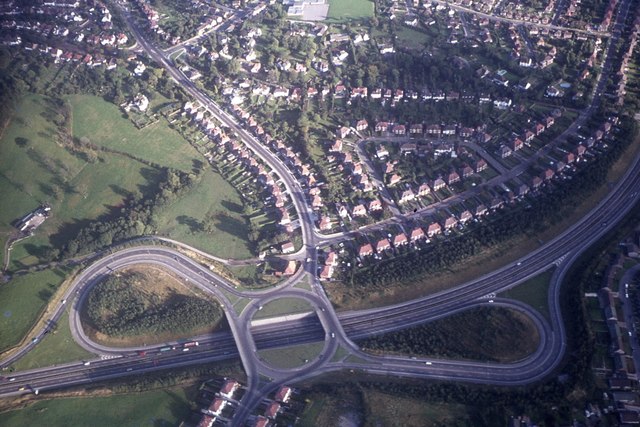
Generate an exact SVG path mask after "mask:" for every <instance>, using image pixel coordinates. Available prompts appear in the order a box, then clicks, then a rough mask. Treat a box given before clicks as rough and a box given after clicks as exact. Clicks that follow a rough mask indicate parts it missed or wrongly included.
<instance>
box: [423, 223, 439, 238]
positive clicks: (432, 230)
mask: <svg viewBox="0 0 640 427" xmlns="http://www.w3.org/2000/svg"><path fill="white" fill-rule="evenodd" d="M441 232H442V228H441V227H440V224H438V223H437V222H432V223H431V224H430V225H429V227H428V228H427V237H429V238H431V237H433V236H435V235H436V234H440V233H441Z"/></svg>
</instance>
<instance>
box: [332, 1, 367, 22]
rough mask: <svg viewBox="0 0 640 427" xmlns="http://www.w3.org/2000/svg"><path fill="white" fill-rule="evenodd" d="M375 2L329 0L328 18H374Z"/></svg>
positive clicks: (344, 19) (342, 19) (343, 19)
mask: <svg viewBox="0 0 640 427" xmlns="http://www.w3.org/2000/svg"><path fill="white" fill-rule="evenodd" d="M373 12H374V10H373V2H372V1H370V0H329V13H328V15H327V18H329V19H333V20H337V21H346V20H351V19H363V18H365V19H366V18H373Z"/></svg>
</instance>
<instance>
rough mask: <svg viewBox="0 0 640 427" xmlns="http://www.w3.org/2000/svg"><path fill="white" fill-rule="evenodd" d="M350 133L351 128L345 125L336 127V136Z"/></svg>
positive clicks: (342, 136) (344, 136) (343, 136)
mask: <svg viewBox="0 0 640 427" xmlns="http://www.w3.org/2000/svg"><path fill="white" fill-rule="evenodd" d="M350 133H351V129H349V128H348V127H346V126H342V127H340V129H338V136H339V137H340V138H346V137H347V136H348V135H349V134H350Z"/></svg>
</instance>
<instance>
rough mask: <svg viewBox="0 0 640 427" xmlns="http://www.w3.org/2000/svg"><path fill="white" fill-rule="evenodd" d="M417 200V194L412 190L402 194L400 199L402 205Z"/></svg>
mask: <svg viewBox="0 0 640 427" xmlns="http://www.w3.org/2000/svg"><path fill="white" fill-rule="evenodd" d="M415 198H416V196H415V194H413V191H411V189H408V190H405V191H403V192H402V196H401V197H400V203H407V202H410V201H412V200H414V199H415Z"/></svg>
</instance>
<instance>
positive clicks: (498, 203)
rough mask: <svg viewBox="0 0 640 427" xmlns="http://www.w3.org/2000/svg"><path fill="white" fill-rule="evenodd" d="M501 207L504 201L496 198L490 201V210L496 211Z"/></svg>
mask: <svg viewBox="0 0 640 427" xmlns="http://www.w3.org/2000/svg"><path fill="white" fill-rule="evenodd" d="M502 205H504V200H502V198H500V197H498V196H496V197H494V198H493V199H491V205H490V206H489V207H490V208H491V210H496V209H500V208H501V207H502Z"/></svg>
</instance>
